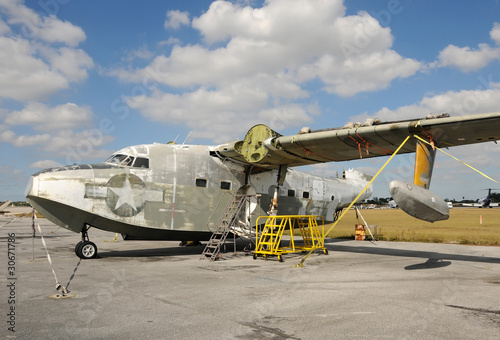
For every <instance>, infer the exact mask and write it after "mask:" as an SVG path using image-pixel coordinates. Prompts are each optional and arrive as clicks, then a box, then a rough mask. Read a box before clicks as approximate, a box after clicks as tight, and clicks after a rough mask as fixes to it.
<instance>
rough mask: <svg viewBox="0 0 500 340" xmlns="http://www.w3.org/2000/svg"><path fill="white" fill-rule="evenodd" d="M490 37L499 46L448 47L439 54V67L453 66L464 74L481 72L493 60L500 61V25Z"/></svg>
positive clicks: (492, 31) (495, 26)
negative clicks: (475, 47)
mask: <svg viewBox="0 0 500 340" xmlns="http://www.w3.org/2000/svg"><path fill="white" fill-rule="evenodd" d="M490 37H491V39H493V40H494V41H495V44H496V45H497V46H493V47H492V46H490V45H488V44H479V45H478V48H477V49H474V48H471V47H467V46H466V47H458V46H455V45H448V46H447V47H446V48H445V49H444V50H442V51H441V52H440V53H439V56H438V60H439V62H438V65H439V66H441V67H447V66H452V67H456V68H458V69H460V70H461V71H463V72H470V71H476V70H479V69H481V68H483V67H485V66H486V65H488V64H489V63H491V62H492V61H493V60H499V59H500V47H499V46H498V45H500V24H498V23H495V24H494V26H493V29H492V30H491V31H490Z"/></svg>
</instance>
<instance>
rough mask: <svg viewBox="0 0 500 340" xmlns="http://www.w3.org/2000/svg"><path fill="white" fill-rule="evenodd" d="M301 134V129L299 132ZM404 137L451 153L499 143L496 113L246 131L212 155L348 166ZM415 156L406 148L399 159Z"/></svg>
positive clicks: (389, 149)
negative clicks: (452, 149) (285, 131)
mask: <svg viewBox="0 0 500 340" xmlns="http://www.w3.org/2000/svg"><path fill="white" fill-rule="evenodd" d="M303 130H305V129H303ZM408 135H417V136H419V137H421V138H423V139H424V140H426V141H429V142H433V143H434V145H436V146H437V147H451V146H459V145H467V144H475V143H482V142H487V141H496V140H499V139H500V112H495V113H486V114H475V115H467V116H457V117H449V116H448V115H447V114H444V115H439V116H437V117H436V116H432V117H428V118H422V119H413V120H404V121H395V122H379V121H374V122H371V123H365V124H363V125H357V126H346V127H342V128H332V129H323V130H316V131H308V130H305V131H302V133H299V134H296V135H290V136H283V135H280V134H279V133H277V132H275V131H273V130H272V129H270V128H269V127H267V126H265V125H256V126H254V127H253V128H251V129H250V130H249V131H248V133H247V134H246V136H245V139H244V140H243V141H238V142H232V143H227V144H223V145H220V146H218V147H216V149H215V152H217V153H219V155H222V156H223V157H226V158H229V159H233V160H235V161H238V162H242V163H247V164H251V165H254V166H256V167H258V168H268V169H269V168H277V167H279V166H280V165H287V166H299V165H306V164H315V163H324V162H337V161H339V162H340V161H349V160H354V159H361V158H372V157H380V156H387V155H390V154H392V153H393V152H394V151H395V150H396V149H397V148H398V146H399V145H400V144H401V143H402V141H403V140H404V139H405V138H406V137H407V136H408ZM411 152H415V143H407V144H406V145H405V146H404V147H403V148H402V149H401V150H400V153H411Z"/></svg>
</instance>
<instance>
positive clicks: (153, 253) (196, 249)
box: [98, 240, 254, 258]
mask: <svg viewBox="0 0 500 340" xmlns="http://www.w3.org/2000/svg"><path fill="white" fill-rule="evenodd" d="M131 242H132V241H131ZM248 243H249V241H248V240H247V241H240V240H237V241H236V251H238V252H240V254H241V255H243V254H244V250H245V247H247V246H248ZM205 246H206V242H204V243H202V244H201V245H194V246H188V247H185V246H171V245H167V246H165V247H164V248H163V247H162V248H145V249H133V250H116V251H100V252H99V253H98V257H99V258H113V257H114V258H119V257H124V258H125V257H169V256H182V255H200V256H201V253H202V252H203V250H204V249H205ZM253 249H254V248H252V250H253ZM221 253H222V255H223V256H228V255H230V254H231V253H234V248H233V243H232V242H231V243H226V248H225V251H224V250H223V251H222V252H221ZM248 254H251V252H248Z"/></svg>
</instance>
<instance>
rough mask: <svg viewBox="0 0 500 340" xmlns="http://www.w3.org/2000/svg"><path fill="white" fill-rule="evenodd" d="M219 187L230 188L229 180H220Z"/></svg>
mask: <svg viewBox="0 0 500 340" xmlns="http://www.w3.org/2000/svg"><path fill="white" fill-rule="evenodd" d="M220 188H221V189H222V190H231V182H229V181H220Z"/></svg>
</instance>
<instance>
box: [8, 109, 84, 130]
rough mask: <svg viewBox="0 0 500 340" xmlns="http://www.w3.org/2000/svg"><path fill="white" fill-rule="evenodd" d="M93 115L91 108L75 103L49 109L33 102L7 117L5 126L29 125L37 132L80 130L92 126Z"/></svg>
mask: <svg viewBox="0 0 500 340" xmlns="http://www.w3.org/2000/svg"><path fill="white" fill-rule="evenodd" d="M92 118H93V113H92V111H91V109H90V108H89V107H80V106H77V105H76V104H73V103H67V104H62V105H58V106H55V107H49V106H47V105H45V104H43V103H37V102H31V103H29V104H28V105H27V106H26V107H25V108H24V109H23V110H20V111H14V112H11V113H9V114H7V115H6V117H5V120H4V124H6V125H9V126H17V125H28V126H31V127H32V128H33V129H34V130H36V131H44V132H46V131H53V130H59V129H74V128H76V129H78V128H83V127H88V126H91V124H92Z"/></svg>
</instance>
